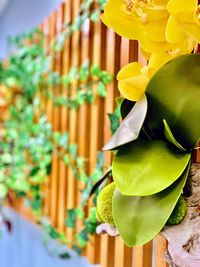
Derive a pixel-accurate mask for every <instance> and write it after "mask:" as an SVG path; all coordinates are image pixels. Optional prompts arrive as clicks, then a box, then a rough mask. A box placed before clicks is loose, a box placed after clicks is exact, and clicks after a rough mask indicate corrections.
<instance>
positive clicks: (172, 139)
mask: <svg viewBox="0 0 200 267" xmlns="http://www.w3.org/2000/svg"><path fill="white" fill-rule="evenodd" d="M163 123H164V135H165V138H166V139H167V140H168V141H169V142H170V143H172V144H173V145H175V146H176V147H177V148H178V149H180V150H181V151H183V152H185V151H186V149H185V148H184V147H182V145H180V144H179V142H178V141H177V140H176V138H175V137H174V135H173V133H172V131H171V129H170V127H169V125H168V123H167V122H166V120H163Z"/></svg>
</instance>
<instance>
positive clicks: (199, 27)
mask: <svg viewBox="0 0 200 267" xmlns="http://www.w3.org/2000/svg"><path fill="white" fill-rule="evenodd" d="M179 25H180V27H181V28H182V29H183V31H185V32H186V33H187V34H188V35H189V36H191V37H192V38H193V39H194V40H195V41H196V42H198V43H200V24H195V23H193V24H192V23H182V24H179Z"/></svg>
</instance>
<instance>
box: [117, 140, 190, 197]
mask: <svg viewBox="0 0 200 267" xmlns="http://www.w3.org/2000/svg"><path fill="white" fill-rule="evenodd" d="M190 157H191V154H190V153H182V152H180V151H179V150H178V149H176V148H174V147H173V146H172V145H171V144H168V143H166V142H164V141H161V140H153V141H144V140H137V141H135V142H133V143H132V144H130V145H128V146H126V147H123V148H121V149H120V150H119V151H118V152H117V154H116V157H115V159H114V161H113V165H112V170H113V178H114V181H115V184H116V187H117V188H118V190H119V191H120V192H121V193H122V194H124V195H128V196H148V195H152V194H155V193H158V192H160V191H162V190H164V189H165V188H167V187H168V186H170V185H171V184H172V183H173V182H174V181H176V180H177V179H178V178H179V177H180V176H181V174H182V173H183V171H184V170H185V168H186V166H187V164H188V162H189V160H190Z"/></svg>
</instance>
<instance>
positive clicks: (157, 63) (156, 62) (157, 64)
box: [149, 53, 173, 71]
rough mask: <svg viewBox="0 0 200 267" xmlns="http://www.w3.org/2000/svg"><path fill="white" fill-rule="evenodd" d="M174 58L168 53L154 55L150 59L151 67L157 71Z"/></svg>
mask: <svg viewBox="0 0 200 267" xmlns="http://www.w3.org/2000/svg"><path fill="white" fill-rule="evenodd" d="M172 58H173V56H172V55H170V54H168V53H154V54H152V55H151V57H150V59H149V67H151V68H152V69H154V70H156V71H157V70H158V69H159V68H161V67H162V66H163V65H164V64H165V63H167V62H168V61H169V60H171V59H172Z"/></svg>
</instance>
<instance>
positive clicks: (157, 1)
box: [152, 0, 169, 6]
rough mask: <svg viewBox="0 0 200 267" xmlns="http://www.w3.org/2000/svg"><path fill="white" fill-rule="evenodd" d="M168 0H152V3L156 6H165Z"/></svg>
mask: <svg viewBox="0 0 200 267" xmlns="http://www.w3.org/2000/svg"><path fill="white" fill-rule="evenodd" d="M168 1H169V0H153V1H152V3H153V4H154V5H156V6H166V5H167V3H168Z"/></svg>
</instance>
